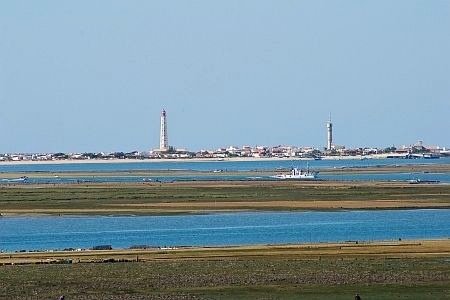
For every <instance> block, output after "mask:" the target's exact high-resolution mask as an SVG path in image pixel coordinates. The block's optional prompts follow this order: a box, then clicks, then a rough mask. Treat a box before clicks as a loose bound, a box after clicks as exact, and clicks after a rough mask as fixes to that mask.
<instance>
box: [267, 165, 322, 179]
mask: <svg viewBox="0 0 450 300" xmlns="http://www.w3.org/2000/svg"><path fill="white" fill-rule="evenodd" d="M271 177H272V178H276V179H295V180H314V179H316V178H317V172H312V171H310V170H309V168H308V169H307V170H306V171H303V170H301V169H298V168H292V169H291V172H290V173H289V174H277V175H273V176H271Z"/></svg>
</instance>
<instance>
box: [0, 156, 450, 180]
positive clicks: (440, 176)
mask: <svg viewBox="0 0 450 300" xmlns="http://www.w3.org/2000/svg"><path fill="white" fill-rule="evenodd" d="M307 163H309V166H310V167H311V168H312V169H314V170H318V171H320V170H321V169H324V168H334V169H336V170H337V171H339V170H344V171H345V169H346V168H365V167H383V166H403V165H411V164H421V165H434V164H450V157H447V158H440V159H365V160H360V159H352V160H318V161H309V162H306V161H302V160H284V159H283V160H265V159H255V160H251V161H176V160H174V161H161V162H159V161H151V162H148V161H143V162H119V163H108V162H103V163H70V164H28V165H27V164H11V165H9V164H4V165H0V173H10V172H94V173H93V175H95V172H114V171H145V170H189V171H194V173H195V171H210V172H212V171H214V170H223V171H225V172H223V173H215V174H212V175H207V174H205V173H199V174H193V175H188V176H187V175H184V176H183V175H179V176H178V175H175V176H150V177H142V176H132V175H130V174H127V176H121V175H115V176H74V177H70V176H69V177H66V176H65V177H64V178H59V177H45V175H44V176H40V177H39V178H30V179H29V183H52V184H57V183H74V182H142V181H143V180H148V179H151V180H158V181H162V182H167V181H169V182H171V181H187V180H268V179H269V180H270V177H268V176H266V177H258V178H254V177H253V178H249V177H247V176H245V175H240V174H239V172H240V171H255V170H271V171H275V170H276V169H289V168H291V167H300V168H306V165H307ZM226 171H231V172H234V174H232V175H230V173H228V172H226ZM319 178H320V179H323V180H341V181H353V180H354V181H406V180H412V179H420V180H438V181H440V182H442V183H450V172H443V173H423V172H415V173H402V172H388V173H383V172H379V173H370V174H369V173H354V174H345V173H342V174H339V172H337V173H335V174H320V173H319ZM2 183H3V184H5V183H8V180H5V179H1V175H0V184H2Z"/></svg>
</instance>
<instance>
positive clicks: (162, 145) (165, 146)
mask: <svg viewBox="0 0 450 300" xmlns="http://www.w3.org/2000/svg"><path fill="white" fill-rule="evenodd" d="M159 150H160V151H168V150H169V137H168V135H167V114H166V111H165V110H164V109H163V110H162V112H161V132H160V135H159Z"/></svg>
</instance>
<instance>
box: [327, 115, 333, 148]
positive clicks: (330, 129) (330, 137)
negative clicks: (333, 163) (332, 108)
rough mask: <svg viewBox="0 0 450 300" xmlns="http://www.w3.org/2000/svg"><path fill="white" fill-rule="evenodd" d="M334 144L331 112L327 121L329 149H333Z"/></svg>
mask: <svg viewBox="0 0 450 300" xmlns="http://www.w3.org/2000/svg"><path fill="white" fill-rule="evenodd" d="M332 146H333V123H331V114H330V118H329V119H328V122H327V150H328V151H331V148H332Z"/></svg>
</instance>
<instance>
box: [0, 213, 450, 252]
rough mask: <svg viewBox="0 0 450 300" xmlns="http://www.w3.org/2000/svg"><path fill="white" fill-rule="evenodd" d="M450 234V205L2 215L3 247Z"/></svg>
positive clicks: (334, 239)
mask: <svg viewBox="0 0 450 300" xmlns="http://www.w3.org/2000/svg"><path fill="white" fill-rule="evenodd" d="M449 237H450V210H449V209H441V210H433V209H429V210H386V211H339V212H316V211H314V212H251V213H225V214H207V215H182V216H121V217H117V216H114V217H103V216H83V217H71V216H63V217H58V216H46V217H2V218H0V250H3V251H16V250H21V249H24V250H37V249H41V250H43V249H63V248H68V247H73V248H90V247H93V246H95V245H101V244H110V245H112V246H113V247H114V248H127V247H130V246H132V245H137V244H139V245H142V244H145V245H153V246H183V245H184V246H187V245H189V246H217V245H250V244H283V243H305V242H337V241H347V240H359V241H374V240H397V239H398V238H402V239H419V238H420V239H430V238H449Z"/></svg>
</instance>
